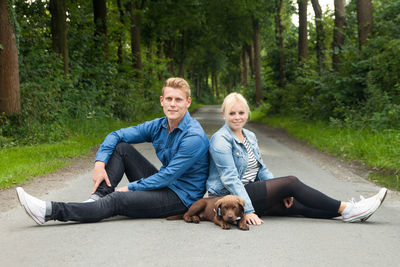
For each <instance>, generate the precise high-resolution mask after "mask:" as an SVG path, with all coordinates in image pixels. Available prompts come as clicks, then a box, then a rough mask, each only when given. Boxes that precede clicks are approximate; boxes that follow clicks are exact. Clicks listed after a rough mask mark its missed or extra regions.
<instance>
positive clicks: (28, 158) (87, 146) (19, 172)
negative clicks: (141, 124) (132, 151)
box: [0, 116, 154, 188]
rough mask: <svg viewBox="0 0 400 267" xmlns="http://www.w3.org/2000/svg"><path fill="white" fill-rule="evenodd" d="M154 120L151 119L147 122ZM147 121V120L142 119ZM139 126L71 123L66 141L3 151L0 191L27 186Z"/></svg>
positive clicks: (0, 163)
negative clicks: (110, 136)
mask: <svg viewBox="0 0 400 267" xmlns="http://www.w3.org/2000/svg"><path fill="white" fill-rule="evenodd" d="M152 117H154V116H149V117H148V119H150V118H152ZM143 120H145V119H143ZM137 123H138V122H122V121H117V120H111V119H107V120H104V119H102V120H95V119H88V120H86V121H70V122H68V123H67V126H66V128H67V129H68V136H67V138H66V139H65V140H63V141H60V142H54V143H46V144H39V145H32V146H16V147H10V148H2V149H1V150H0V188H7V187H11V186H16V185H21V184H24V183H25V182H26V181H27V180H29V179H31V178H33V177H38V176H42V175H45V174H48V173H50V172H54V171H56V170H58V169H59V168H61V167H64V166H66V165H68V164H69V163H71V161H69V160H68V159H73V158H77V157H80V156H83V155H87V154H88V153H89V152H90V151H91V149H92V148H93V147H95V146H97V145H98V144H100V143H101V142H102V141H103V140H104V138H105V136H106V135H107V134H108V133H110V132H111V131H114V130H118V129H120V128H123V127H128V126H131V125H135V124H137Z"/></svg>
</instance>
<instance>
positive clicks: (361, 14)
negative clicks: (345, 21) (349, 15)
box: [356, 0, 373, 49]
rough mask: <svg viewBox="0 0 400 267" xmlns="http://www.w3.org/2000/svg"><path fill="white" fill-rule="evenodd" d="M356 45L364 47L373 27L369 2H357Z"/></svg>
mask: <svg viewBox="0 0 400 267" xmlns="http://www.w3.org/2000/svg"><path fill="white" fill-rule="evenodd" d="M356 2H357V21H358V43H359V47H360V49H361V47H362V46H363V45H364V43H365V41H366V40H367V38H368V35H369V34H370V32H371V30H372V26H373V19H372V3H371V0H357V1H356Z"/></svg>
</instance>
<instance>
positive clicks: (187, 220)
mask: <svg viewBox="0 0 400 267" xmlns="http://www.w3.org/2000/svg"><path fill="white" fill-rule="evenodd" d="M183 220H184V221H185V222H188V223H191V222H193V220H192V217H190V216H188V215H186V214H185V215H183Z"/></svg>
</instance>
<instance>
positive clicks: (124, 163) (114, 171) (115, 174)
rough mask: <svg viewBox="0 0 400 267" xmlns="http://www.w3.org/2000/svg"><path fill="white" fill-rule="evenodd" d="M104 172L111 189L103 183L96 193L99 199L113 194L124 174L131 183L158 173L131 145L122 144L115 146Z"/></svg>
mask: <svg viewBox="0 0 400 267" xmlns="http://www.w3.org/2000/svg"><path fill="white" fill-rule="evenodd" d="M106 171H107V175H108V178H109V180H110V182H111V187H108V186H107V184H106V182H105V181H103V182H102V183H101V184H100V185H99V187H98V189H97V191H96V194H97V195H99V196H100V197H103V196H105V195H107V194H110V193H112V192H114V189H115V187H117V186H118V184H119V182H120V181H121V179H122V177H123V175H124V173H125V174H126V176H127V177H128V180H129V181H130V182H133V181H136V180H139V179H140V178H146V177H149V176H151V175H153V174H155V173H157V172H158V170H157V168H156V167H154V165H153V164H151V163H150V162H149V161H148V160H147V159H146V158H145V157H143V155H142V154H140V153H139V152H138V151H137V150H136V149H135V148H134V147H133V146H132V145H130V144H127V143H123V142H122V143H119V144H118V145H117V146H116V148H115V150H114V152H113V154H112V155H111V157H110V159H109V160H108V162H107V165H106Z"/></svg>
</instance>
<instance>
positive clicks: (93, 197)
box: [83, 194, 101, 203]
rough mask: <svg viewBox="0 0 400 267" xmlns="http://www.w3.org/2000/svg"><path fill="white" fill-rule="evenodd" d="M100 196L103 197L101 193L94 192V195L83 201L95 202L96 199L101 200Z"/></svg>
mask: <svg viewBox="0 0 400 267" xmlns="http://www.w3.org/2000/svg"><path fill="white" fill-rule="evenodd" d="M100 198H101V197H100V196H99V195H96V194H92V195H91V196H90V197H89V199H87V200H85V201H83V203H89V202H94V201H97V200H99V199H100Z"/></svg>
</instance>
